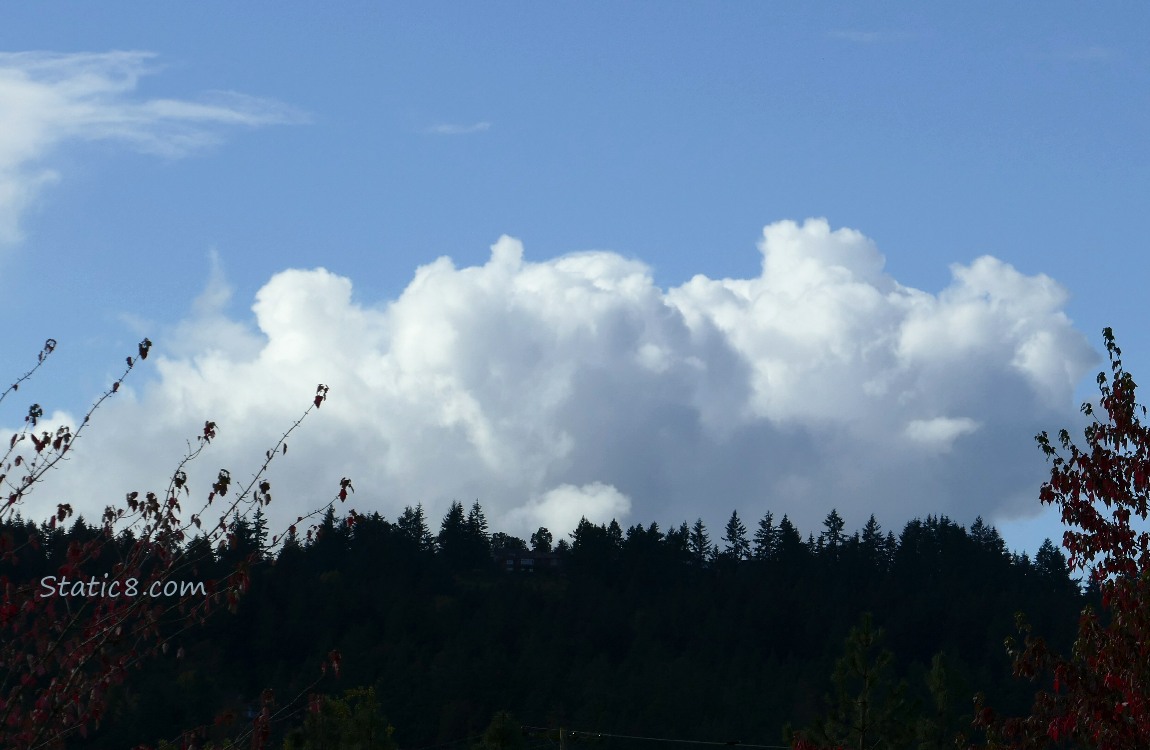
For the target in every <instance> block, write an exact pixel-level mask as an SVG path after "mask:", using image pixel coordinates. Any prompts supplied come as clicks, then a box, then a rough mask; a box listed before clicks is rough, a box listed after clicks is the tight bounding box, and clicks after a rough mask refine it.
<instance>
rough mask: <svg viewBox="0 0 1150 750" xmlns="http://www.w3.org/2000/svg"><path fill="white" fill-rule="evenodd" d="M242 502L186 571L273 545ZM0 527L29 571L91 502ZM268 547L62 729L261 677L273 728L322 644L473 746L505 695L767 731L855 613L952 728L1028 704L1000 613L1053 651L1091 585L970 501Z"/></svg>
mask: <svg viewBox="0 0 1150 750" xmlns="http://www.w3.org/2000/svg"><path fill="white" fill-rule="evenodd" d="M237 520H238V523H237V526H236V529H235V531H236V534H235V543H234V544H233V546H232V547H231V548H230V549H226V550H224V551H222V552H221V553H218V554H214V555H213V554H212V551H211V550H210V548H208V547H206V545H205V543H204V542H203V540H202V539H200V540H195V541H193V542H191V543H190V544H189V546H188V547H187V550H186V551H185V553H184V554H186V555H188V556H189V557H191V558H196V557H197V556H200V557H199V558H198V559H201V562H200V563H199V565H198V570H197V572H196V576H195V577H196V578H211V577H214V576H218V575H221V574H222V573H224V572H225V571H228V570H230V569H232V568H233V567H234V566H235V563H236V561H237V560H240V559H242V558H244V557H245V556H247V555H248V554H249V553H251V552H252V551H259V550H263V549H265V546H266V544H267V532H266V530H265V529H264V528H263V521H262V518H261V517H260V516H258V515H257V517H256V520H255V523H254V524H248V523H247V522H245V521H244V520H243V519H237ZM0 531H3V532H6V533H9V534H12V535H13V536H14V537H15V538H17V539H19V538H21V535H27V534H36V535H39V536H40V537H41V539H42V542H43V543H42V545H41V547H40V549H39V550H38V551H31V550H29V551H27V554H26V556H25V557H24V559H22V561H21V564H20V573H22V574H25V575H27V574H34V575H35V576H36V577H37V578H38V577H39V576H40V575H45V574H51V573H52V572H54V571H55V568H56V566H57V565H59V561H60V560H61V559H62V556H63V555H64V554H65V552H64V551H65V550H66V548H67V544H68V541H69V539H70V537H73V536H76V535H80V536H85V535H90V534H94V533H96V532H95V531H93V530H92V529H91V528H90V527H88V526H86V525H85V524H84V523H83V521H82V520H80V521H77V522H76V524H75V525H74V526H73V527H72V528H71V529H69V530H68V531H62V530H54V531H49V530H48V529H47V527H40V528H37V527H36V526H35V525H33V524H31V523H24V522H19V521H18V522H16V524H15V525H13V524H9V525H7V526H6V527H3V528H0ZM712 537H715V538H714V539H713V538H712ZM129 542H130V538H128V537H124V538H121V539H120V543H122V544H125V545H126V544H128V543H129ZM261 557H262V560H263V561H262V562H259V563H257V564H256V565H255V566H254V568H253V572H252V585H251V588H250V589H249V591H248V592H247V594H246V595H245V596H244V598H243V599H242V600H241V604H240V606H239V609H238V612H237V613H235V614H232V613H229V612H227V611H220V612H217V613H215V614H214V615H213V616H212V619H211V620H210V621H209V622H208V624H207V625H206V626H204V627H203V628H198V629H192V630H190V631H188V632H187V633H185V634H184V635H182V636H180V637H179V639H178V645H179V646H180V647H182V649H183V651H182V658H180V659H176V658H175V657H174V654H175V653H176V649H172V650H171V651H170V652H169V654H168V656H167V657H164V658H163V659H162V660H159V661H156V662H153V663H151V664H149V665H148V666H146V667H145V668H144V669H143V670H142V671H141V672H139V673H136V674H134V675H132V676H131V677H130V678H129V680H128V681H127V682H126V683H125V685H124V686H123V687H122V688H120V689H118V690H117V691H116V693H115V696H114V699H113V701H112V702H111V704H110V707H109V711H108V713H107V715H106V717H105V720H104V721H103V723H102V727H101V729H100V730H99V732H97V733H96V735H95V736H93V737H92V738H91V739H89V740H88V741H87V742H86V743H85V744H76V745H75V747H77V748H80V747H83V748H116V750H122V748H126V747H131V746H133V745H134V744H136V743H140V742H148V743H156V742H158V741H160V740H161V739H169V740H170V739H174V738H175V736H176V735H178V733H179V729H182V728H186V727H191V726H196V725H199V724H204V723H209V724H210V723H211V721H212V718H213V717H214V716H215V715H216V714H217V713H219V712H220V711H221V710H223V709H227V708H232V709H235V710H236V711H237V715H238V716H239V717H240V720H241V721H242V720H243V714H244V711H245V710H246V709H247V708H248V707H250V706H255V705H257V704H258V701H259V696H260V693H261V691H262V689H263V688H265V687H271V688H273V689H274V690H275V695H276V696H277V700H278V705H279V706H280V707H281V708H282V707H285V706H287V707H288V710H286V711H284V712H283V714H282V719H281V720H279V721H278V725H277V726H278V728H279V729H280V731H281V732H282V731H286V730H287V729H289V728H290V727H293V726H298V725H299V724H300V723H301V722H302V719H303V716H304V713H305V710H306V703H307V702H306V693H307V686H308V685H309V684H310V683H311V682H312V681H313V680H315V678H316V677H317V676H319V674H320V670H319V667H320V664H321V663H322V662H323V660H324V657H325V655H327V654H328V653H329V652H330V651H331V650H332V649H338V650H339V651H340V653H341V654H342V670H341V674H340V676H339V678H338V679H336V678H335V677H334V676H332V675H330V674H329V676H328V677H326V678H324V681H323V682H322V683H321V684H320V686H319V688H318V689H319V690H321V691H323V692H325V693H327V694H330V695H333V696H334V695H340V694H342V693H343V692H344V691H345V690H347V689H349V688H355V687H374V688H375V694H376V697H377V698H378V701H379V705H380V706H381V707H382V711H383V713H384V714H385V715H386V717H387V720H388V721H389V722H390V723H391V724H392V725H393V726H394V727H395V735H394V738H395V740H396V741H397V742H398V744H399V746H400V747H402V748H424V747H429V746H432V745H443V743H448V745H443V746H445V747H447V746H455V747H463V748H466V747H469V744H468V742H462V741H463V740H465V739H466V738H474V737H476V736H477V735H480V734H482V732H483V730H484V728H485V727H487V726H488V723H489V722H490V721H491V718H492V716H493V715H494V714H495V713H496V712H498V711H503V710H506V711H509V712H510V713H511V715H513V716H514V717H515V718H516V719H517V720H518V721H519V722H521V723H523V724H525V725H529V726H535V727H560V726H563V727H567V728H569V729H572V728H573V729H576V730H584V731H595V732H603V733H614V734H622V735H638V736H645V737H668V738H679V739H695V740H735V739H737V740H741V741H742V742H744V743H761V744H775V745H777V744H780V740H781V738H782V732H783V727H784V725H785V724H787V723H790V724H792V725H793V726H795V727H802V726H805V725H807V724H808V723H809V722H811V721H812V720H813V719H815V718H816V717H818V716H820V715H822V714H823V713H824V712H825V711H826V709H827V706H826V703H825V702H824V696H826V695H827V694H829V693H831V692H832V684H831V674H832V672H833V671H834V668H835V662H836V660H837V659H839V658H840V657H841V656H842V653H843V649H844V640H845V639H846V638H847V635H848V632H849V631H850V630H851V629H852V627H854V626H856V625H858V624H859V623H860V621H861V619H862V617H863V614H864V613H866V612H870V613H873V622H874V626H875V627H876V628H881V629H882V630H883V631H884V633H885V635H884V637H883V639H882V642H881V644H879V645H878V646H877V647H876V648H875V649H874V653H872V654H871V655H870V656H871V657H875V656H877V650H878V648H880V647H881V648H887V649H889V650H890V651H891V652H892V653H893V660H892V663H891V669H890V675H891V677H892V678H893V680H894V681H897V680H900V679H904V680H905V681H906V683H907V693H906V699H905V700H906V704H907V706H908V707H910V709H908V710H911V709H913V710H922V711H926V710H927V709H926V708H925V707H926V706H933V704H932V703H931V696H930V695H929V694H928V693H927V688H926V682H927V680H926V677H927V673H928V671H929V670H930V668H931V663H932V658H933V657H934V656H935V655H936V654H940V653H941V654H942V657H943V662H944V663H945V664H946V665H947V677H946V680H947V685H948V686H949V689H948V691H947V695H948V696H949V698H948V701H949V704H950V705H949V710H950V713H951V715H950V716H949V718H947V719H946V721H947V722H949V723H950V724H952V725H953V726H956V727H962V726H964V725H965V724H967V723H968V722H969V717H968V716H967V714H969V712H970V710H971V698H972V696H973V695H974V693H975V692H978V691H983V692H985V693H986V694H987V695H988V696H989V697H991V698H992V699H993V701H994V703H995V705H997V706H1000V707H1001V708H1002V709H1003V710H1005V711H1016V712H1022V711H1023V710H1024V709H1026V708H1028V706H1029V703H1028V700H1029V698H1030V697H1032V696H1033V693H1034V687H1035V686H1034V685H1032V684H1030V683H1028V682H1026V681H1022V680H1016V679H1015V678H1013V677H1012V676H1011V664H1010V661H1009V659H1008V657H1007V654H1006V651H1005V649H1004V646H1003V641H1004V639H1005V638H1006V637H1007V636H1010V635H1016V634H1017V630H1016V628H1015V624H1014V617H1015V613H1016V612H1023V613H1025V615H1026V617H1027V619H1028V620H1029V622H1030V623H1032V624H1033V625H1034V631H1035V633H1036V634H1041V635H1043V636H1044V637H1046V638H1047V641H1048V642H1049V643H1050V644H1051V645H1052V646H1053V647H1054V648H1055V649H1057V650H1060V651H1062V652H1066V651H1067V650H1068V649H1069V646H1070V644H1071V643H1072V641H1073V638H1074V635H1075V630H1076V626H1077V617H1078V613H1079V611H1080V609H1081V608H1082V606H1083V604H1084V603H1085V601H1086V600H1087V598H1089V597H1091V596H1092V595H1093V594H1092V593H1091V592H1086V593H1083V592H1080V591H1079V589H1078V587H1077V586H1076V584H1075V583H1074V582H1073V581H1072V580H1071V579H1070V577H1069V571H1068V569H1067V565H1066V560H1065V558H1064V557H1063V555H1062V554H1061V552H1059V551H1058V549H1057V548H1055V547H1054V546H1053V545H1051V544H1050V543H1049V542H1048V543H1047V544H1044V545H1043V547H1042V549H1041V550H1040V551H1039V552H1038V554H1037V556H1036V559H1034V560H1031V559H1029V558H1028V557H1026V556H1025V555H1023V556H1017V555H1012V554H1010V553H1009V552H1008V551H1007V550H1006V549H1005V547H1004V544H1003V541H1002V539H1001V537H1000V536H999V534H998V533H997V531H995V529H994V528H993V527H991V526H989V525H987V524H985V523H983V522H982V520H981V519H977V520H975V521H974V523H973V524H972V525H971V526H970V528H965V527H963V526H961V525H958V524H956V523H954V522H952V521H950V520H949V519H947V518H945V517H941V518H937V517H928V518H926V519H924V520H923V519H920V520H914V521H911V522H909V523H908V524H906V526H905V527H904V528H903V529H902V530H901V532H900V533H898V534H897V536H896V535H895V534H894V533H892V532H887V531H884V530H883V529H882V528H881V526H880V525H879V523H878V522H877V521H876V520H875V519H874V518H873V517H872V518H871V519H870V521H869V522H868V524H867V525H866V526H865V527H864V528H863V529H861V530H859V531H857V532H854V533H847V532H846V531H845V530H844V528H843V523H842V520H841V519H840V518H839V516H838V514H837V513H834V512H832V513H831V514H829V515H828V516H827V519H826V521H825V522H824V524H823V528H821V529H820V530H818V531H817V533H816V532H808V533H807V535H806V538H805V539H804V538H803V534H802V532H801V531H800V530H799V529H797V528H795V526H794V525H793V524H792V523H791V522H790V520H789V519H788V518H787V517H785V516H784V517H783V518H781V519H775V518H774V517H773V516H770V515H768V516H767V517H765V518H763V519H762V520H761V521H759V522H757V523H755V524H753V529H751V530H748V529H747V528H746V527H745V526H744V524H743V522H742V521H741V520H740V519H739V518H738V516H737V514H732V518H731V522H730V523H728V525H727V527H726V529H723V530H708V529H707V528H706V527H705V526H704V525H703V524H702V522H701V521H700V522H696V523H695V524H694V525H688V524H686V523H684V524H682V525H681V526H679V527H677V528H670V529H665V530H664V529H661V528H659V526H658V525H657V524H654V523H652V524H650V525H648V526H639V525H636V526H632V527H631V528H629V529H626V530H623V529H622V528H621V527H620V525H619V524H617V523H615V522H611V523H610V524H607V525H595V524H591V523H589V522H587V521H585V520H584V521H583V522H581V523H580V524H579V526H578V528H576V529H575V530H574V531H573V532H572V533H570V534H569V535H568V538H567V539H562V540H558V541H556V540H555V538H554V536H553V535H552V533H551V532H549V531H548V530H546V529H540V530H538V531H537V532H536V533H534V534H532V535H531V538H530V539H529V540H520V539H517V538H514V537H511V536H508V535H506V534H502V533H491V532H490V530H489V529H488V528H487V522H486V520H485V518H484V515H483V511H482V508H481V506H480V505H479V504H478V503H476V504H474V505H473V506H472V507H471V509H470V510H469V511H468V510H465V509H464V507H463V506H462V505H459V504H455V505H453V506H452V509H451V511H450V512H449V513H448V514H447V515H446V517H445V518H444V519H443V520H442V522H441V524H440V527H439V530H438V533H433V532H432V531H431V530H430V529H429V526H428V523H427V521H426V519H425V518H424V514H423V511H422V508H420V507H416V508H414V509H413V508H408V509H407V510H406V511H405V512H404V513H403V515H402V516H401V517H400V518H399V519H398V520H397V521H395V522H390V521H388V520H386V519H384V518H382V517H381V516H379V515H378V514H372V515H370V516H359V517H357V518H356V519H355V522H354V523H350V524H349V523H348V522H347V520H344V521H337V520H336V519H335V517H334V516H333V514H331V513H330V512H329V514H328V516H327V517H326V518H325V519H324V521H323V523H322V524H320V529H319V533H318V534H317V535H316V536H315V538H314V539H311V540H307V539H300V538H297V537H296V536H295V535H294V534H293V535H291V536H290V537H289V538H288V539H287V540H286V542H284V543H283V544H282V546H280V547H279V548H278V549H277V552H276V554H275V555H274V556H273V555H270V554H266V553H263V554H262V555H261ZM0 572H4V573H5V574H7V575H9V576H11V575H13V574H14V573H15V570H14V569H8V570H5V571H0ZM297 696H298V697H299V700H298V701H296V702H295V703H292V700H293V699H294V698H296V697H297ZM915 705H917V706H919V708H917V709H915V708H914V706H915ZM931 710H933V708H931ZM457 741H458V742H457ZM281 744H282V743H281V740H280V739H279V738H278V737H277V738H275V742H274V743H273V745H272V746H273V747H275V748H277V749H278V748H279V747H280V746H281Z"/></svg>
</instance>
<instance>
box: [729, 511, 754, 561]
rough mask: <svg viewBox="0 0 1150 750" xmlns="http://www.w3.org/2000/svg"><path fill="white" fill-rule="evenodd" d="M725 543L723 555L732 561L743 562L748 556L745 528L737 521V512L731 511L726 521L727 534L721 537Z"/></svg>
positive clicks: (749, 549)
mask: <svg viewBox="0 0 1150 750" xmlns="http://www.w3.org/2000/svg"><path fill="white" fill-rule="evenodd" d="M723 541H724V542H726V543H727V548H726V550H724V552H725V554H726V555H727V556H729V557H730V558H731V559H733V560H745V559H746V558H748V557H749V556H750V553H751V544H750V542H748V541H747V527H746V526H744V525H743V522H742V521H740V520H739V512H738V511H737V510H734V511H731V518H730V520H728V521H727V533H726V535H724V536H723Z"/></svg>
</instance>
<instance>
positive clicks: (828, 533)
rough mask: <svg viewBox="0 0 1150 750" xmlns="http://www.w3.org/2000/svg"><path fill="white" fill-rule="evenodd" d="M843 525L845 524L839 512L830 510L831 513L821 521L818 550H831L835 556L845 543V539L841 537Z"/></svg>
mask: <svg viewBox="0 0 1150 750" xmlns="http://www.w3.org/2000/svg"><path fill="white" fill-rule="evenodd" d="M845 525H846V523H845V522H844V521H843V519H842V516H840V515H839V512H838V511H837V510H835V509H834V508H831V512H830V513H828V514H827V517H826V518H825V519H823V531H822V532H820V533H819V546H820V548H825V549H827V550H831V551H833V552H834V553H836V554H837V552H838V550H839V548H841V547H842V545H843V543H844V542H845V541H846V537H845V536H844V535H843V527H844V526H845Z"/></svg>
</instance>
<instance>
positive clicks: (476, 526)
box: [467, 499, 490, 545]
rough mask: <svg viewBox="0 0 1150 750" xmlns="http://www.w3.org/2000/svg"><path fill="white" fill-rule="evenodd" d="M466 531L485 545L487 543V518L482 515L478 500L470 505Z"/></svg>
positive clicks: (488, 538)
mask: <svg viewBox="0 0 1150 750" xmlns="http://www.w3.org/2000/svg"><path fill="white" fill-rule="evenodd" d="M467 530H468V531H469V532H471V536H472V537H473V538H475V539H481V540H482V541H483V543H484V544H485V545H486V544H488V543H489V540H490V537H489V536H488V533H487V516H485V515H484V514H483V508H482V507H481V506H480V505H479V500H478V499H476V501H475V502H474V503H472V504H471V510H470V511H469V512H468V514H467Z"/></svg>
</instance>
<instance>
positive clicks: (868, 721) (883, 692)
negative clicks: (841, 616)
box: [797, 612, 917, 749]
mask: <svg viewBox="0 0 1150 750" xmlns="http://www.w3.org/2000/svg"><path fill="white" fill-rule="evenodd" d="M881 640H882V630H876V629H875V628H874V627H873V624H872V621H871V615H870V613H869V612H868V613H866V614H865V615H863V620H862V623H861V625H858V626H856V627H854V628H852V629H851V632H850V635H849V636H848V637H847V641H846V650H845V653H844V655H843V657H842V658H841V659H839V660H838V662H837V663H836V664H835V671H834V675H833V676H832V678H831V679H832V682H833V684H834V694H833V695H832V696H828V697H827V699H826V703H827V706H828V713H827V715H826V716H825V717H824V718H822V719H819V720H818V721H816V722H815V723H814V725H813V726H812V727H811V728H810V729H808V730H806V731H803V732H799V733H797V734H798V736H799V738H801V739H804V740H807V741H808V742H811V741H813V742H814V743H816V744H817V745H819V746H822V747H828V748H829V747H835V746H839V747H851V748H892V749H893V748H905V747H911V743H912V741H913V740H914V737H915V734H916V729H917V726H916V723H915V714H916V713H917V712H916V711H915V710H914V708H913V707H912V706H911V705H910V704H909V703H908V701H907V700H906V698H905V697H904V694H905V692H906V686H905V684H902V683H900V684H898V685H895V684H893V678H892V676H891V674H890V665H891V660H892V659H893V655H892V654H891V653H890V652H889V651H887V650H885V649H882V650H879V643H880V641H881Z"/></svg>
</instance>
